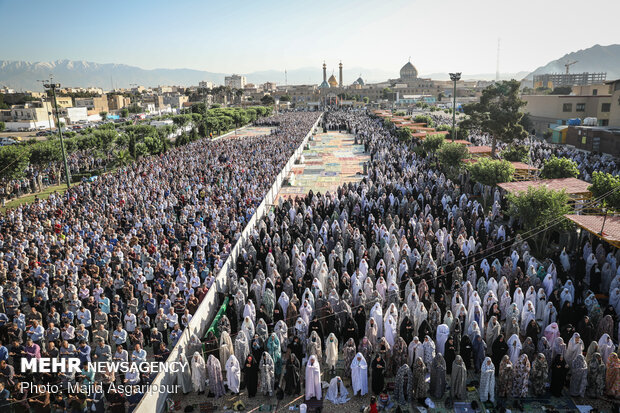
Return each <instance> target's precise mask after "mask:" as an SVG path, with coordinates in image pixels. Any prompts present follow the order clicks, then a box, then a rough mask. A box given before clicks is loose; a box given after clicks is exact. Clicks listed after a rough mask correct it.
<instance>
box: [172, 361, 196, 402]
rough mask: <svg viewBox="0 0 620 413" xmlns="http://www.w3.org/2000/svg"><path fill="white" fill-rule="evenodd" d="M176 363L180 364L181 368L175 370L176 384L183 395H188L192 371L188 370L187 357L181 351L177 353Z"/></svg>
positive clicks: (191, 384) (190, 388) (190, 387)
mask: <svg viewBox="0 0 620 413" xmlns="http://www.w3.org/2000/svg"><path fill="white" fill-rule="evenodd" d="M177 362H179V363H181V365H182V366H183V368H179V369H177V371H176V373H175V378H176V384H177V385H180V386H181V391H182V392H183V394H188V393H189V392H190V391H191V390H192V386H193V380H192V371H191V370H190V368H189V367H190V366H191V364H190V363H189V362H188V361H187V357H185V354H183V352H182V351H180V352H179V358H178V359H177Z"/></svg>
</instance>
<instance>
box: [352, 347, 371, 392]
mask: <svg viewBox="0 0 620 413" xmlns="http://www.w3.org/2000/svg"><path fill="white" fill-rule="evenodd" d="M351 387H353V395H354V396H356V395H357V394H358V393H359V395H360V396H364V395H366V393H368V364H367V363H366V359H364V356H363V355H362V353H357V354H356V355H355V358H354V359H353V361H352V362H351Z"/></svg>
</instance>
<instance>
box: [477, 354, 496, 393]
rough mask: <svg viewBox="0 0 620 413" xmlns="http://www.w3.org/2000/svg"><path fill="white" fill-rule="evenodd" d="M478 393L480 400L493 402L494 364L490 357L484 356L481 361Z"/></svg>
mask: <svg viewBox="0 0 620 413" xmlns="http://www.w3.org/2000/svg"><path fill="white" fill-rule="evenodd" d="M478 393H479V395H480V401H481V402H486V401H487V400H489V401H491V402H495V365H494V364H493V362H492V361H491V358H490V357H486V358H485V359H484V361H483V362H482V367H481V373H480V387H479V388H478Z"/></svg>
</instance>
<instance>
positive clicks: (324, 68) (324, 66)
mask: <svg viewBox="0 0 620 413" xmlns="http://www.w3.org/2000/svg"><path fill="white" fill-rule="evenodd" d="M323 82H327V65H326V64H325V62H323Z"/></svg>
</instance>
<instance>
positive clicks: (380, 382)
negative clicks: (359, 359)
mask: <svg viewBox="0 0 620 413" xmlns="http://www.w3.org/2000/svg"><path fill="white" fill-rule="evenodd" d="M351 363H353V362H352V361H351ZM370 367H371V372H372V373H371V374H372V392H373V393H374V394H379V393H381V392H382V391H383V389H384V387H385V371H386V363H385V360H383V357H381V354H377V355H376V356H375V358H374V360H373V361H372V363H371V366H370Z"/></svg>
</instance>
